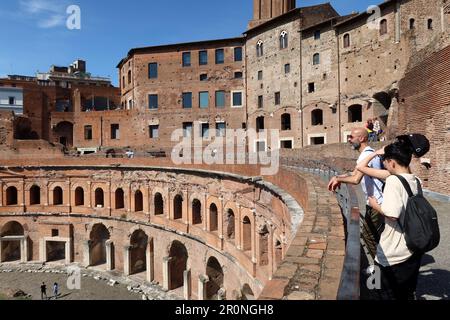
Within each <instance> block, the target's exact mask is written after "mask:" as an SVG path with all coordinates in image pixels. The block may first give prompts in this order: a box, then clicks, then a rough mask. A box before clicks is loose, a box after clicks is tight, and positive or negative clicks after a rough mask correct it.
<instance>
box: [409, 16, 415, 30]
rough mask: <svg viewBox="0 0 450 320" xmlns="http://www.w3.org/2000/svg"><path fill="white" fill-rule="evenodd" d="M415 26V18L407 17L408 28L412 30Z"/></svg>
mask: <svg viewBox="0 0 450 320" xmlns="http://www.w3.org/2000/svg"><path fill="white" fill-rule="evenodd" d="M415 28H416V20H414V19H413V18H411V19H409V30H413V29H415Z"/></svg>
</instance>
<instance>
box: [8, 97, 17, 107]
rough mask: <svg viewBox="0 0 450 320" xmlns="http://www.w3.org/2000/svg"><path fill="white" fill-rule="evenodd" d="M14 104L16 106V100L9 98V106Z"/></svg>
mask: <svg viewBox="0 0 450 320" xmlns="http://www.w3.org/2000/svg"><path fill="white" fill-rule="evenodd" d="M14 104H16V98H14V97H9V105H11V106H12V105H14Z"/></svg>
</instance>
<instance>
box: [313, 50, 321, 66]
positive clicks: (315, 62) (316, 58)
mask: <svg viewBox="0 0 450 320" xmlns="http://www.w3.org/2000/svg"><path fill="white" fill-rule="evenodd" d="M318 64H320V54H319V53H315V54H314V55H313V65H315V66H316V65H318Z"/></svg>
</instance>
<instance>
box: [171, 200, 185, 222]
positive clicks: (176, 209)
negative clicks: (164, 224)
mask: <svg viewBox="0 0 450 320" xmlns="http://www.w3.org/2000/svg"><path fill="white" fill-rule="evenodd" d="M182 218H183V197H182V196H180V195H179V194H177V195H176V196H175V198H173V219H174V220H178V219H182Z"/></svg>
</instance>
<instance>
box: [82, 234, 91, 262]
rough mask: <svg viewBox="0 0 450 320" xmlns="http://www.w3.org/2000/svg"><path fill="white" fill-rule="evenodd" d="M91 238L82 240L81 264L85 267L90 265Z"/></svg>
mask: <svg viewBox="0 0 450 320" xmlns="http://www.w3.org/2000/svg"><path fill="white" fill-rule="evenodd" d="M90 249H91V240H86V241H83V265H84V267H85V268H87V267H89V266H90V265H91V250H90Z"/></svg>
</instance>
